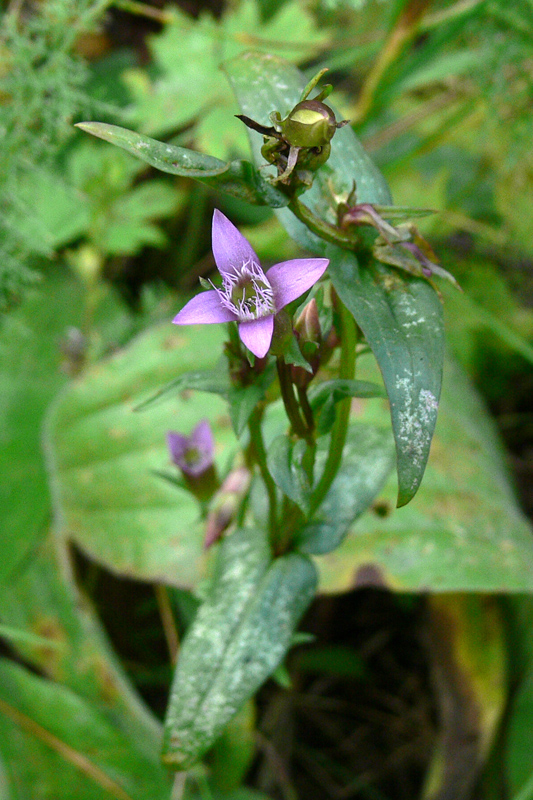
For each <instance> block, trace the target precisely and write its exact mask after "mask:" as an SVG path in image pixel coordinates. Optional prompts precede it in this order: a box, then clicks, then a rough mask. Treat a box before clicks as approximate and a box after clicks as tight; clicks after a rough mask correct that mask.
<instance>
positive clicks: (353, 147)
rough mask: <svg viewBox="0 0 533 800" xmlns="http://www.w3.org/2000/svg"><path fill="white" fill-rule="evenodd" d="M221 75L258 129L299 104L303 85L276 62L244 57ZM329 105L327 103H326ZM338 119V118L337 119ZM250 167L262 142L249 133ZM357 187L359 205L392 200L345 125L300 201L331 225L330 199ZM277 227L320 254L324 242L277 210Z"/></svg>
mask: <svg viewBox="0 0 533 800" xmlns="http://www.w3.org/2000/svg"><path fill="white" fill-rule="evenodd" d="M225 70H226V72H227V75H228V77H229V80H230V82H231V85H232V87H233V90H234V92H235V94H236V96H237V100H238V102H239V105H240V107H241V111H242V113H243V114H245V115H246V116H248V117H251V118H252V119H254V120H255V121H256V122H259V123H261V124H262V125H267V126H268V125H270V124H271V122H270V119H269V114H270V113H271V112H272V111H279V112H280V113H281V115H282V116H283V117H284V116H286V114H287V113H288V112H289V111H290V110H291V109H292V108H293V107H294V106H295V105H296V103H298V102H299V100H300V95H301V93H302V91H303V89H304V88H305V86H306V84H307V79H306V77H305V76H304V75H303V73H302V72H300V71H299V70H298V69H297V68H296V67H295V66H294V65H292V64H290V63H289V62H288V61H285V60H284V59H282V58H279V57H278V56H272V55H264V54H261V53H255V52H254V53H245V54H243V55H241V56H238V57H237V58H234V59H232V60H231V61H229V62H227V63H226V64H225ZM328 104H329V101H328ZM338 118H339V117H338ZM248 134H249V137H250V142H251V145H252V152H253V157H254V161H255V163H256V165H257V166H263V165H264V164H265V160H264V158H263V157H262V155H261V145H262V143H263V137H262V136H261V134H260V133H257V132H255V131H248ZM354 182H355V184H356V186H357V199H358V202H360V203H378V204H381V205H390V204H391V202H392V201H391V196H390V192H389V189H388V186H387V184H386V182H385V179H384V178H383V176H382V175H381V173H380V172H379V170H378V169H377V167H376V166H375V165H374V164H373V162H372V161H371V159H370V157H369V156H368V155H367V154H366V152H365V151H364V149H363V146H362V145H361V143H360V142H359V139H358V138H357V136H356V135H355V133H354V132H353V130H352V129H351V128H350V126H349V125H346V126H345V127H344V128H341V129H340V130H338V131H337V132H336V133H335V136H334V137H333V139H332V140H331V155H330V158H329V160H328V162H327V163H326V164H325V165H324V166H323V167H321V168H320V169H319V170H318V172H317V173H316V176H315V180H314V183H313V186H312V188H311V189H310V190H309V191H307V192H305V194H304V195H302V201H303V202H304V203H305V205H307V206H308V207H309V208H310V209H311V210H312V211H313V212H314V213H315V214H317V215H318V216H319V217H322V218H323V219H327V221H329V222H332V223H334V222H335V220H336V213H335V205H336V200H335V197H334V195H333V192H334V193H335V195H339V194H342V193H348V192H350V191H351V190H352V188H353V184H354ZM276 213H277V214H278V217H279V219H280V221H281V222H282V224H283V225H284V226H285V227H286V229H287V231H288V232H289V234H290V235H291V236H292V237H293V238H294V239H296V241H297V242H298V243H299V244H300V245H302V247H305V248H306V249H308V250H311V251H312V252H315V253H318V254H323V253H324V249H325V242H324V241H323V240H322V239H319V238H318V237H317V236H315V235H314V234H312V233H310V231H309V230H308V228H306V227H305V226H304V225H303V224H302V223H301V222H299V221H298V220H297V219H296V217H294V215H293V214H292V212H290V211H288V210H287V209H279V210H278V211H277V212H276Z"/></svg>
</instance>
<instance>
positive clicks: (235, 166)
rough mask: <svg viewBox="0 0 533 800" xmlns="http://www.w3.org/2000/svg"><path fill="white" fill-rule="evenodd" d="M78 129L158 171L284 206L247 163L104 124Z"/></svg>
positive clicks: (283, 199)
mask: <svg viewBox="0 0 533 800" xmlns="http://www.w3.org/2000/svg"><path fill="white" fill-rule="evenodd" d="M78 128H81V129H82V130H83V131H86V132H87V133H91V134H92V135H93V136H98V138H99V139H104V140H105V141H106V142H110V143H111V144H115V145H117V147H122V148H123V150H127V151H128V153H131V154H132V155H134V156H137V158H140V159H141V160H142V161H145V162H146V163H147V164H150V166H152V167H155V168H156V169H159V170H161V172H168V173H170V174H171V175H180V176H181V177H184V178H194V179H195V180H197V181H200V182H201V183H205V184H207V185H208V186H211V187H212V188H214V189H219V190H220V191H221V192H227V193H228V194H232V195H233V196H234V197H240V198H241V199H242V200H246V201H247V202H248V203H254V204H255V205H262V206H264V205H268V206H272V207H273V208H279V207H281V206H286V205H287V203H288V199H287V198H286V197H285V195H284V194H283V193H282V192H280V191H279V189H276V188H275V187H274V186H271V185H270V184H269V183H268V182H267V181H266V180H265V179H264V178H263V177H262V176H261V175H260V174H259V172H258V171H257V170H256V169H255V168H254V166H253V165H252V164H250V163H249V162H248V161H239V160H236V161H228V162H227V163H226V162H224V161H221V160H220V159H219V158H214V157H213V156H206V155H204V154H203V153H197V152H195V151H194V150H188V149H187V148H186V147H178V146H177V145H172V144H165V142H158V141H157V139H152V138H151V137H150V136H144V135H143V134H141V133H136V132H135V131H130V130H127V128H121V127H119V126H118V125H108V124H107V123H105V122H79V123H78Z"/></svg>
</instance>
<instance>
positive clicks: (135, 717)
mask: <svg viewBox="0 0 533 800" xmlns="http://www.w3.org/2000/svg"><path fill="white" fill-rule="evenodd" d="M0 619H1V620H2V622H4V623H5V624H6V625H9V626H10V627H11V628H15V629H16V631H17V637H16V638H15V637H12V638H11V646H12V647H13V648H14V649H15V650H16V652H17V653H18V654H19V655H20V656H21V657H22V658H23V659H24V661H25V662H26V663H28V664H31V665H33V666H34V667H35V668H36V669H38V670H39V671H40V672H42V673H44V674H45V675H46V676H47V677H48V678H51V679H53V680H56V681H58V682H60V683H61V684H63V685H65V686H68V687H69V688H70V689H72V691H74V692H75V693H76V694H79V695H80V696H82V697H84V698H86V699H87V700H88V701H90V702H95V703H98V704H99V705H100V707H102V708H106V709H107V710H108V711H109V712H110V714H112V715H114V717H115V719H116V722H117V726H118V727H119V728H121V729H122V730H123V731H124V733H125V734H126V735H128V736H129V737H131V738H132V739H135V740H136V741H137V742H138V743H139V745H140V746H141V747H142V748H143V749H144V750H145V752H146V753H151V757H152V758H153V759H155V760H157V758H158V751H159V746H160V745H159V740H160V727H159V723H158V722H157V720H156V719H155V717H153V716H152V714H151V713H150V712H149V711H148V709H147V708H146V707H145V706H144V704H143V703H142V701H141V700H140V699H139V697H138V695H137V694H136V692H135V691H134V690H133V688H132V686H131V684H130V683H129V680H128V679H127V678H126V675H125V673H124V671H123V668H122V665H121V664H120V662H119V660H118V658H117V656H116V655H115V653H114V651H113V649H112V647H111V646H110V644H109V641H108V640H107V637H106V634H105V632H104V630H103V628H102V626H101V624H100V622H99V620H98V618H97V617H96V615H95V612H94V610H93V608H92V606H91V604H90V603H89V602H88V601H87V600H86V598H85V597H84V596H83V595H82V594H81V593H80V592H79V590H78V588H77V587H76V585H75V583H74V580H73V567H72V564H71V563H70V555H69V549H68V544H67V543H66V542H64V541H61V542H59V541H53V540H52V538H51V537H50V536H49V537H47V539H45V541H43V542H42V543H40V545H39V547H37V548H35V549H34V550H33V552H32V553H31V557H28V558H27V559H26V561H25V562H24V567H23V568H19V570H18V571H17V573H16V575H15V576H14V577H13V579H12V580H11V581H10V582H9V584H8V585H7V586H6V588H5V590H4V591H2V592H1V593H0Z"/></svg>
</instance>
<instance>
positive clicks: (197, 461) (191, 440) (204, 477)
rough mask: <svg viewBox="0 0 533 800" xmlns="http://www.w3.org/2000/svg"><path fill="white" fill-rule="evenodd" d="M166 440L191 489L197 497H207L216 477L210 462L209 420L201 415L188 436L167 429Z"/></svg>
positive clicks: (211, 442) (173, 458)
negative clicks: (200, 418) (201, 417)
mask: <svg viewBox="0 0 533 800" xmlns="http://www.w3.org/2000/svg"><path fill="white" fill-rule="evenodd" d="M167 444H168V449H169V451H170V457H171V459H172V461H173V462H174V464H175V465H176V466H177V467H179V468H180V470H181V472H182V474H183V477H184V478H185V482H186V483H187V486H188V487H189V489H190V490H191V492H192V493H193V494H194V495H195V496H196V497H197V498H198V499H199V500H200V501H203V500H206V499H207V498H209V497H211V495H212V494H213V493H214V491H215V490H216V489H217V486H218V480H217V477H216V470H215V466H214V462H213V455H214V451H215V444H214V441H213V434H212V432H211V428H210V426H209V422H208V421H207V420H206V419H203V420H202V421H201V422H199V423H198V425H197V426H196V428H195V429H194V430H193V432H192V433H191V435H190V436H184V435H183V434H181V433H177V432H176V431H169V432H168V433H167Z"/></svg>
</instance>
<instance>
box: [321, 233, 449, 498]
mask: <svg viewBox="0 0 533 800" xmlns="http://www.w3.org/2000/svg"><path fill="white" fill-rule="evenodd" d="M327 255H328V257H329V258H330V265H329V275H330V277H331V281H332V283H333V286H334V287H335V290H336V292H337V294H338V295H339V297H340V298H341V300H342V302H343V303H344V304H345V306H346V307H347V308H348V309H349V310H350V311H351V313H352V314H353V316H354V317H355V320H356V322H357V324H358V325H359V327H360V328H361V330H362V331H363V333H364V335H365V338H366V340H367V342H368V344H369V345H370V347H371V348H372V351H373V353H374V355H375V357H376V360H377V362H378V364H379V368H380V370H381V372H382V375H383V380H384V382H385V388H386V390H387V394H388V396H389V401H390V409H391V417H392V427H393V431H394V438H395V441H396V456H397V467H398V484H399V490H398V506H403V505H405V504H406V503H408V502H409V501H410V500H411V499H412V498H413V497H414V495H415V494H416V492H417V490H418V487H419V486H420V482H421V480H422V476H423V474H424V470H425V467H426V462H427V459H428V455H429V448H430V445H431V439H432V436H433V431H434V429H435V423H436V421H437V409H438V405H439V397H440V388H441V381H442V366H443V361H444V322H443V315H442V305H441V302H440V300H439V297H438V295H437V293H436V292H435V290H434V289H433V287H432V286H431V285H430V284H429V283H428V282H427V281H425V280H422V279H420V278H415V277H414V276H408V275H403V274H400V273H399V272H398V273H391V272H390V271H389V270H387V269H386V268H385V267H382V266H381V265H380V264H378V263H377V262H374V263H369V264H365V265H364V266H361V265H360V264H359V262H358V260H357V258H356V256H355V255H354V254H353V253H349V252H347V251H344V250H340V249H339V248H337V247H333V246H331V247H330V248H328V251H327Z"/></svg>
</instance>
